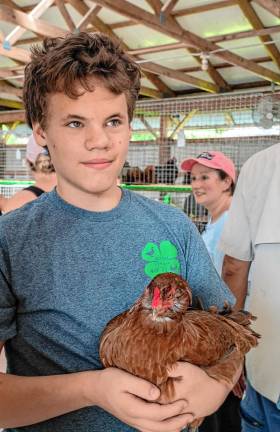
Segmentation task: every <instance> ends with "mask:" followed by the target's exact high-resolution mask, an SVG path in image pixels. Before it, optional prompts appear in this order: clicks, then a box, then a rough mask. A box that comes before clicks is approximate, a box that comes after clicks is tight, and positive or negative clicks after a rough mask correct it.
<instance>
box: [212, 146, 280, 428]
mask: <svg viewBox="0 0 280 432" xmlns="http://www.w3.org/2000/svg"><path fill="white" fill-rule="evenodd" d="M279 185H280V144H276V145H274V146H271V147H269V148H267V149H265V150H263V151H261V152H258V153H256V154H255V155H253V156H252V157H251V158H250V159H248V160H247V161H246V162H245V164H244V165H243V167H242V169H241V172H240V175H239V179H238V183H237V187H236V191H235V193H234V197H233V201H232V205H231V208H230V211H229V216H228V219H227V221H226V224H225V228H224V231H223V234H222V237H221V242H220V247H221V249H222V250H223V252H224V253H225V254H226V255H225V259H224V265H223V277H224V280H225V281H226V283H227V285H228V286H229V287H230V288H231V290H232V291H233V293H234V294H235V295H236V298H237V308H239V309H241V308H243V306H244V303H245V299H246V308H248V310H250V312H252V313H253V315H255V316H256V317H257V320H256V321H255V322H254V325H253V328H254V330H255V331H256V332H258V333H259V334H260V335H261V340H260V343H259V345H258V347H257V348H255V349H254V350H252V351H251V352H250V353H249V354H248V355H247V356H246V372H247V385H246V392H245V398H243V399H242V401H241V406H240V410H241V417H242V432H251V431H256V432H257V431H262V432H276V431H280V373H279V365H280V332H279V329H280V313H279V311H280V292H279V263H280V193H279ZM249 270H250V289H249V292H248V274H249ZM246 296H247V298H246Z"/></svg>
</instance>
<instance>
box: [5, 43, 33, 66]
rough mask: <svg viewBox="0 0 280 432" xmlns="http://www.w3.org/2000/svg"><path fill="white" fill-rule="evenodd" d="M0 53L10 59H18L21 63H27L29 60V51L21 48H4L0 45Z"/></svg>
mask: <svg viewBox="0 0 280 432" xmlns="http://www.w3.org/2000/svg"><path fill="white" fill-rule="evenodd" d="M0 55H2V56H4V57H8V58H10V59H12V60H16V61H19V62H21V63H28V62H29V61H30V53H29V51H27V50H24V49H22V48H17V47H12V48H11V49H8V50H7V49H5V48H3V46H2V45H0Z"/></svg>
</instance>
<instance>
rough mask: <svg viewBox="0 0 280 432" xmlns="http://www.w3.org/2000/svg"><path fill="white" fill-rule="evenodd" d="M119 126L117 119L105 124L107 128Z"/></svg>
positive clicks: (119, 122) (119, 121)
mask: <svg viewBox="0 0 280 432" xmlns="http://www.w3.org/2000/svg"><path fill="white" fill-rule="evenodd" d="M120 124H121V120H120V119H118V118H114V119H111V120H109V121H108V122H107V126H113V127H117V126H119V125H120Z"/></svg>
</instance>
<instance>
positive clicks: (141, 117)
mask: <svg viewBox="0 0 280 432" xmlns="http://www.w3.org/2000/svg"><path fill="white" fill-rule="evenodd" d="M138 118H139V119H140V120H141V122H142V123H143V125H144V126H145V128H146V129H147V130H148V131H149V132H150V134H152V135H153V136H154V137H155V138H157V137H158V136H157V133H156V132H155V131H154V130H153V128H152V127H151V125H150V124H149V122H148V121H147V120H146V118H145V117H144V115H143V114H141V115H140V116H139V117H138Z"/></svg>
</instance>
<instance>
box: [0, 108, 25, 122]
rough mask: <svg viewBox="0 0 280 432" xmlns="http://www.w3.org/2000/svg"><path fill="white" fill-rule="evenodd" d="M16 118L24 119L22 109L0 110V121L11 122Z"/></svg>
mask: <svg viewBox="0 0 280 432" xmlns="http://www.w3.org/2000/svg"><path fill="white" fill-rule="evenodd" d="M16 120H19V121H25V111H24V110H21V111H20V110H14V111H0V123H11V122H14V121H16Z"/></svg>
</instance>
